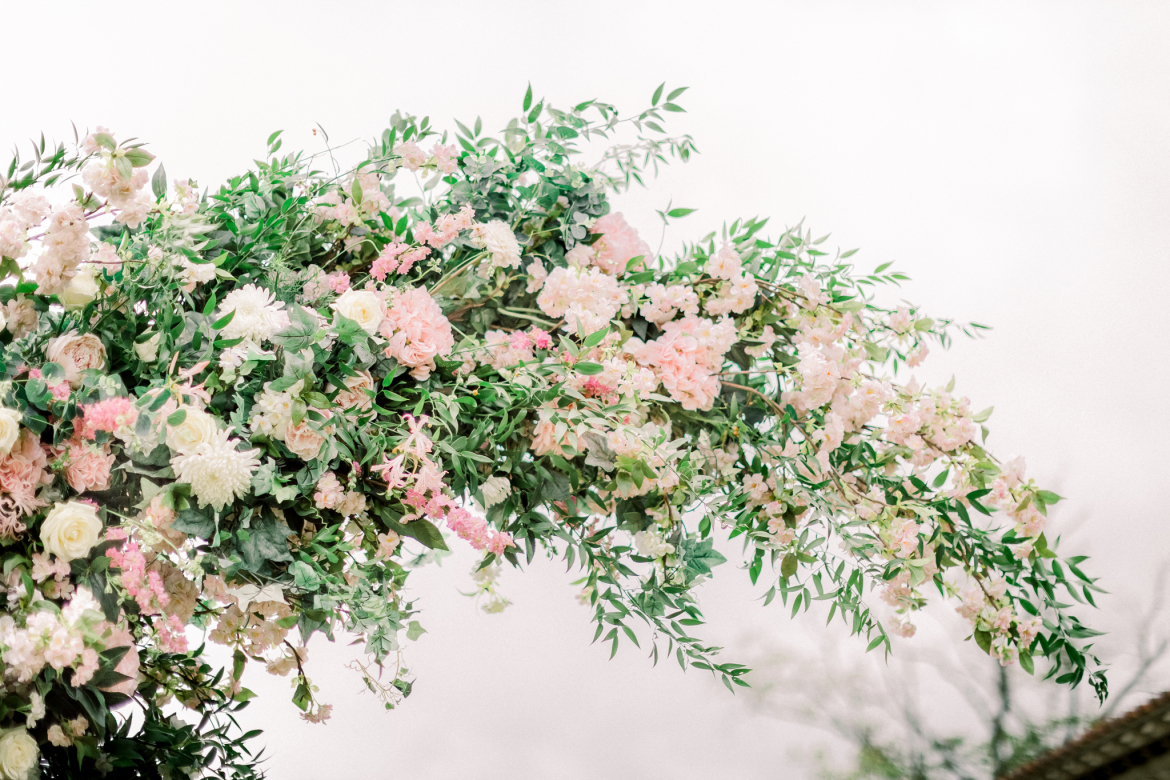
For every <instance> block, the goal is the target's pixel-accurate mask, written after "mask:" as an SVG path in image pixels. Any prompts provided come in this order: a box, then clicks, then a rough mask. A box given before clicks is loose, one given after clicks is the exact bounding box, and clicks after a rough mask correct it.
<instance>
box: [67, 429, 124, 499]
mask: <svg viewBox="0 0 1170 780" xmlns="http://www.w3.org/2000/svg"><path fill="white" fill-rule="evenodd" d="M67 457H68V463H67V464H66V465H65V481H66V482H68V483H69V487H71V488H73V489H74V490H76V491H77V492H78V493H85V492H86V491H89V490H106V489H108V488H109V487H110V469H111V468H112V467H113V465H114V454H113V453H111V452H105V451H103V450H101V449H98V448H97V447H94V446H92V445H88V444H85V443H83V442H82V441H81V440H80V439H76V438H74V439H72V440H70V442H69V445H68V450H67Z"/></svg>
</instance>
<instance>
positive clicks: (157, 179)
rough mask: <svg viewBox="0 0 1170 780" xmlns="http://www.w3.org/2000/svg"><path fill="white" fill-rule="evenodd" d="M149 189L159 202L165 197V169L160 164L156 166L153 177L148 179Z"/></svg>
mask: <svg viewBox="0 0 1170 780" xmlns="http://www.w3.org/2000/svg"><path fill="white" fill-rule="evenodd" d="M150 188H151V189H152V190H153V191H154V196H155V197H156V198H158V199H159V200H162V199H163V198H165V197H166V196H167V169H166V166H164V165H163V164H162V163H159V164H158V168H156V169H155V171H154V176H152V177H151V179H150Z"/></svg>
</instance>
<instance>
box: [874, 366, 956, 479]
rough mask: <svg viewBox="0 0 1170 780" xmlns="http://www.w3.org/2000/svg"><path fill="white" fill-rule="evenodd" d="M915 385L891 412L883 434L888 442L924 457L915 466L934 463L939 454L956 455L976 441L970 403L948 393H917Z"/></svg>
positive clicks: (920, 457)
mask: <svg viewBox="0 0 1170 780" xmlns="http://www.w3.org/2000/svg"><path fill="white" fill-rule="evenodd" d="M916 390H917V388H916V386H915V385H914V384H913V383H912V384H911V385H910V386H909V387H907V392H908V393H909V395H910V398H909V399H907V400H904V401H902V402H901V403H900V404H898V405H899V406H900V407H901V408H900V409H896V410H891V413H890V415H889V418H888V420H887V423H886V427H885V430H884V431H883V433H884V435H885V438H886V440H887V441H890V442H893V443H894V444H904V445H906V446H907V447H909V448H910V449H911V450H913V451H914V452H915V453H916V455H917V454H918V453H921V456H919V457H916V458H915V459H914V461H913V462H914V465H915V466H919V467H923V466H925V465H928V464H929V463H931V462H933V461H934V459H935V457H936V451H942V452H952V451H954V450H956V449H958V448H959V447H962V446H963V445H965V444H967V443H969V442H971V441H974V440H975V437H976V436H977V435H978V433H979V426H978V425H976V423H975V422H974V421H973V420H972V419H971V416H970V415H971V410H970V402H969V401H968V399H966V398H960V399H954V398H952V397H951V394H950V393H948V392H946V391H936V392H934V393H930V394H926V393H923V394H917V393H916V392H915V391H916Z"/></svg>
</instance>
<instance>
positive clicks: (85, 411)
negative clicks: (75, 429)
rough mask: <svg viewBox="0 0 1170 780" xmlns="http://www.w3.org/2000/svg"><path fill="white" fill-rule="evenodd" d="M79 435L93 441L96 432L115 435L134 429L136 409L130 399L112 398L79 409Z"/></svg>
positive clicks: (123, 397)
mask: <svg viewBox="0 0 1170 780" xmlns="http://www.w3.org/2000/svg"><path fill="white" fill-rule="evenodd" d="M81 415H82V419H81V431H80V435H81V437H82V438H85V439H93V438H95V437H96V436H97V432H98V431H106V432H107V433H116V432H118V431H124V430H126V429H131V428H133V427H134V423H136V422H137V421H138V407H137V406H136V405H135V404H134V400H133V399H132V398H127V397H125V396H114V397H113V398H107V399H106V400H104V401H96V402H94V403H92V404H86V405H84V406H82V407H81Z"/></svg>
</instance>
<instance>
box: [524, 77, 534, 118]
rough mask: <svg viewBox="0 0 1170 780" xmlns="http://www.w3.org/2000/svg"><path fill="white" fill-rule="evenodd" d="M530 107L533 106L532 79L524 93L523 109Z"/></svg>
mask: <svg viewBox="0 0 1170 780" xmlns="http://www.w3.org/2000/svg"><path fill="white" fill-rule="evenodd" d="M530 108H532V82H531V81H530V82H528V91H527V92H525V93H524V108H523V109H522V110H523V111H527V110H528V109H530Z"/></svg>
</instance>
